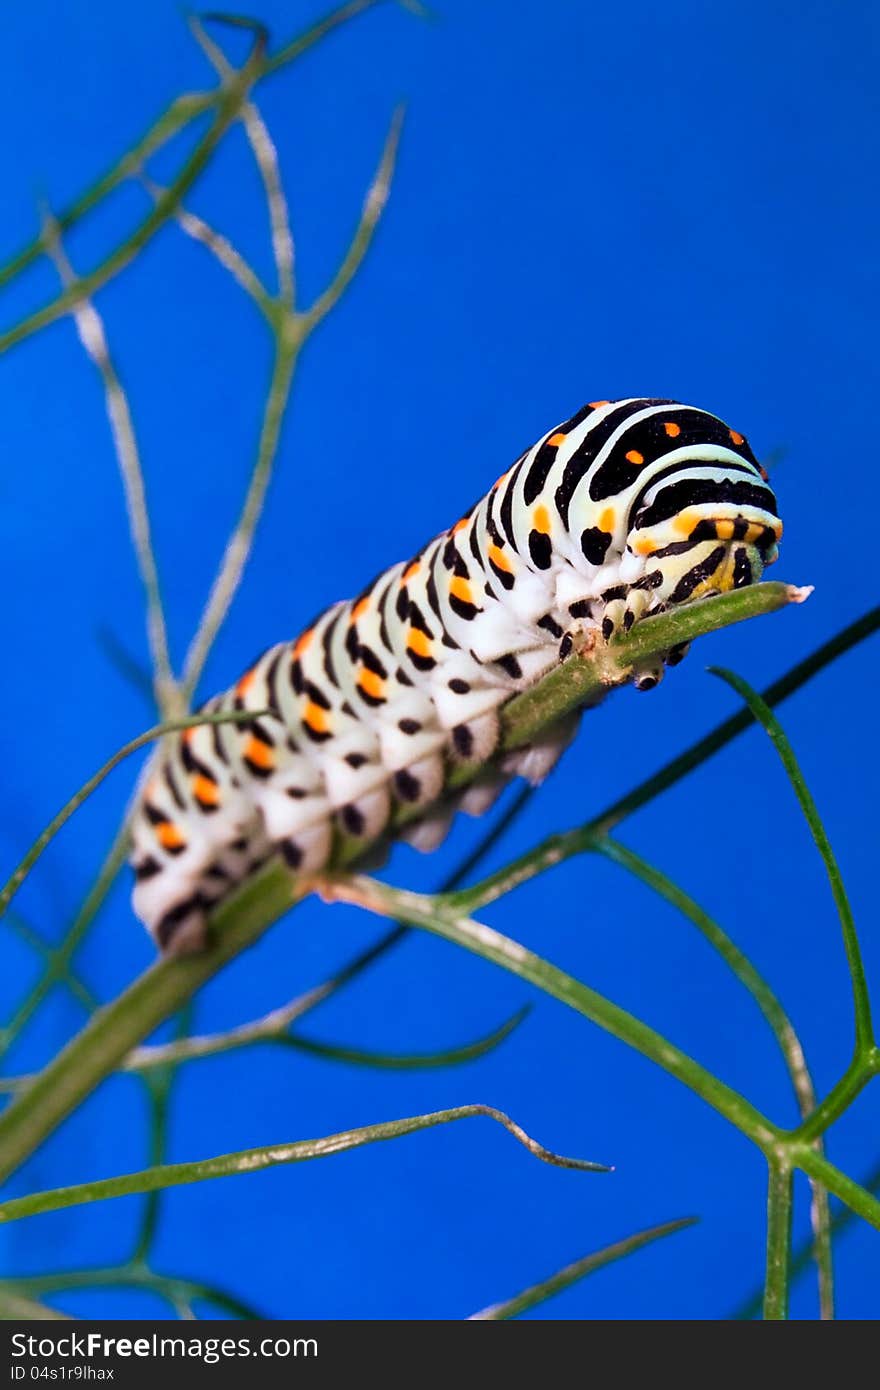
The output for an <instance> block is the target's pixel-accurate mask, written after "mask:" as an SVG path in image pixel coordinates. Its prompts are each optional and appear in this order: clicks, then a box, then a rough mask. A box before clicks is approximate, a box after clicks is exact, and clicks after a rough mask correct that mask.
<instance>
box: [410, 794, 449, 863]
mask: <svg viewBox="0 0 880 1390" xmlns="http://www.w3.org/2000/svg"><path fill="white" fill-rule="evenodd" d="M454 815H455V807H454V806H453V805H445V806H441V807H438V808H437V810H436V811H432V812H431V813H430V814H429V815H427V816H425V817H424V818H423V819H422V820H419V821H415V822H414V823H413V824H412V825H405V826H404V827H403V829H402V830H400V831H399V832H398V835H397V838H398V839H399V840H403V841H404V842H405V843H406V844H408V845H412V847H413V849H417V850H418V851H419V852H420V853H421V854H430V853H431V851H432V850H435V849H437V847H438V846H439V845H442V843H443V841H444V840H445V839H446V836H447V835H448V834H449V827H450V826H451V824H452V818H453V816H454Z"/></svg>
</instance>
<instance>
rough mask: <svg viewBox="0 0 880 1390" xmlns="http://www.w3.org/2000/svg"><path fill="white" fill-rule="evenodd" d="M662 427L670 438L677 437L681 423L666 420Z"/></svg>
mask: <svg viewBox="0 0 880 1390" xmlns="http://www.w3.org/2000/svg"><path fill="white" fill-rule="evenodd" d="M663 428H664V429H665V431H666V433H667V434H668V435H669V438H670V439H677V438H678V436H679V435H680V434H681V425H677V424H676V423H675V421H674V420H667V421H666V423H665V424H664V426H663Z"/></svg>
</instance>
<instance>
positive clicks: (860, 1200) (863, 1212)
mask: <svg viewBox="0 0 880 1390" xmlns="http://www.w3.org/2000/svg"><path fill="white" fill-rule="evenodd" d="M785 1148H786V1152H787V1154H788V1156H789V1158H790V1159H791V1161H792V1163H793V1164H794V1165H795V1166H796V1167H798V1168H800V1169H801V1171H802V1172H804V1173H806V1174H807V1176H808V1177H811V1178H815V1179H816V1180H817V1181H818V1182H821V1183H822V1184H823V1186H825V1187H827V1188H828V1191H829V1192H833V1193H834V1196H835V1197H838V1198H839V1199H840V1201H841V1202H845V1203H846V1205H847V1206H848V1207H850V1208H851V1209H852V1211H854V1212H855V1214H856V1216H860V1217H861V1218H862V1220H863V1221H867V1223H868V1225H869V1226H873V1227H874V1228H875V1229H876V1230H878V1231H880V1201H878V1200H877V1198H876V1197H875V1196H873V1195H872V1193H870V1192H868V1191H867V1190H866V1189H865V1188H864V1187H862V1186H861V1184H860V1183H857V1182H856V1181H855V1179H853V1178H850V1177H848V1176H847V1174H846V1173H842V1172H841V1171H840V1169H839V1168H835V1166H834V1164H833V1163H829V1161H828V1159H827V1158H824V1157H823V1156H822V1154H820V1153H817V1151H816V1148H815V1145H813V1144H805V1143H803V1142H802V1141H801V1140H799V1139H798V1138H797V1137H796V1136H792V1137H791V1138H790V1139H789V1140H788V1141H787V1143H786V1146H785Z"/></svg>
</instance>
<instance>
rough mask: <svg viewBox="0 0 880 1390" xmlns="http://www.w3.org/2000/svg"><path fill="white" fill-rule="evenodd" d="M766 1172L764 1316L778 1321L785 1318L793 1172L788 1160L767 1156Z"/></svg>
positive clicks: (786, 1313) (786, 1315)
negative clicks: (767, 1172) (768, 1158)
mask: <svg viewBox="0 0 880 1390" xmlns="http://www.w3.org/2000/svg"><path fill="white" fill-rule="evenodd" d="M768 1171H769V1181H768V1185H767V1272H766V1276H765V1279H764V1317H765V1319H767V1320H768V1321H778V1320H779V1319H783V1318H787V1317H788V1288H789V1264H790V1260H791V1203H792V1187H793V1173H792V1169H791V1165H790V1164H789V1163H788V1161H787V1159H770V1161H769V1163H768Z"/></svg>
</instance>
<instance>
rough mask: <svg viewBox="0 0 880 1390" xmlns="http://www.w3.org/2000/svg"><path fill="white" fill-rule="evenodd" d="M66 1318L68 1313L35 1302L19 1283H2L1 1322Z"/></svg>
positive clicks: (0, 1300)
mask: <svg viewBox="0 0 880 1390" xmlns="http://www.w3.org/2000/svg"><path fill="white" fill-rule="evenodd" d="M66 1318H67V1314H66V1313H59V1312H58V1311H57V1309H55V1308H47V1307H46V1305H45V1303H37V1302H35V1300H34V1299H33V1298H29V1297H28V1295H27V1294H26V1293H24V1292H23V1291H22V1290H20V1289H19V1288H18V1286H17V1285H11V1284H0V1322H22V1321H26V1322H54V1321H56V1320H57V1321H62V1320H66Z"/></svg>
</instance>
